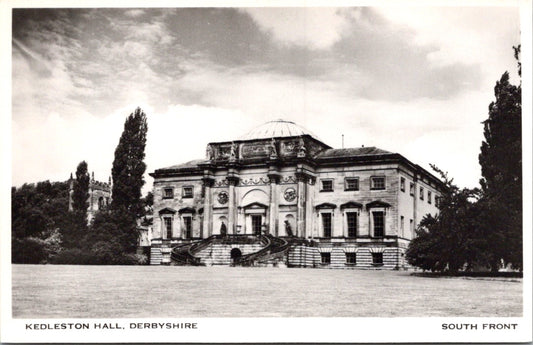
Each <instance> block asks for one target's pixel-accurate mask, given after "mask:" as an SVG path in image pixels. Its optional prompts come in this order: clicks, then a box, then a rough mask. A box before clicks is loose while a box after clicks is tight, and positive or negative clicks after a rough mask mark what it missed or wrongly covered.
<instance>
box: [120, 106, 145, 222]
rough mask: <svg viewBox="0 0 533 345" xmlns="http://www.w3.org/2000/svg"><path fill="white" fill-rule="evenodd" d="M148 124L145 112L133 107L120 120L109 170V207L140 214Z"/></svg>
mask: <svg viewBox="0 0 533 345" xmlns="http://www.w3.org/2000/svg"><path fill="white" fill-rule="evenodd" d="M147 132H148V124H147V122H146V115H145V113H144V112H143V111H142V110H141V109H140V108H137V109H136V110H135V112H133V113H132V114H130V115H129V116H128V118H127V119H126V122H125V123H124V130H123V132H122V136H121V137H120V141H119V143H118V146H117V148H116V149H115V159H114V161H113V169H112V171H111V174H112V177H113V191H112V195H113V201H112V203H111V208H112V209H114V210H119V211H121V212H128V213H130V214H131V215H133V216H135V217H137V216H141V215H142V214H143V205H142V202H141V188H142V186H143V185H144V178H143V175H144V172H145V170H146V164H145V163H144V161H143V160H144V156H145V154H144V149H145V146H146V134H147Z"/></svg>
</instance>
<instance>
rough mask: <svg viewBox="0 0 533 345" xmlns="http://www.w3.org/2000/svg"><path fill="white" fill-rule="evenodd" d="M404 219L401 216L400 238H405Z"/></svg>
mask: <svg viewBox="0 0 533 345" xmlns="http://www.w3.org/2000/svg"><path fill="white" fill-rule="evenodd" d="M403 223H404V218H403V216H400V236H401V237H403V234H404V225H403Z"/></svg>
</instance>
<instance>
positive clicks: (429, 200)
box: [428, 190, 431, 204]
mask: <svg viewBox="0 0 533 345" xmlns="http://www.w3.org/2000/svg"><path fill="white" fill-rule="evenodd" d="M428 204H431V192H430V191H429V190H428Z"/></svg>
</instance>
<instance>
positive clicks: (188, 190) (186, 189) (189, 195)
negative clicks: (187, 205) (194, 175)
mask: <svg viewBox="0 0 533 345" xmlns="http://www.w3.org/2000/svg"><path fill="white" fill-rule="evenodd" d="M192 191H193V187H183V193H182V196H183V197H184V198H192Z"/></svg>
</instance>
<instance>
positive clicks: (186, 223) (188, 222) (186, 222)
mask: <svg viewBox="0 0 533 345" xmlns="http://www.w3.org/2000/svg"><path fill="white" fill-rule="evenodd" d="M183 227H184V230H185V233H184V234H183V235H184V238H191V237H192V217H190V216H185V217H183Z"/></svg>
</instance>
